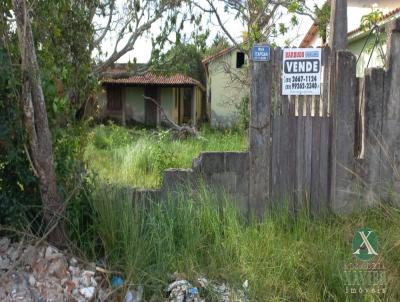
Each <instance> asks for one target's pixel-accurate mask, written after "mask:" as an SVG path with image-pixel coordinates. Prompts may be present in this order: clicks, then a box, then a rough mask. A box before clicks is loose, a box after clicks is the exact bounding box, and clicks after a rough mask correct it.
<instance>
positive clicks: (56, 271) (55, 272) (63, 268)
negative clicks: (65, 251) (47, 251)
mask: <svg viewBox="0 0 400 302" xmlns="http://www.w3.org/2000/svg"><path fill="white" fill-rule="evenodd" d="M48 273H49V275H51V276H55V277H57V278H59V279H63V278H65V277H66V276H67V262H66V261H65V259H63V257H60V258H58V259H55V260H54V261H52V262H51V264H50V266H49V268H48Z"/></svg>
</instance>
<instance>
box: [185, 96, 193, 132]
mask: <svg viewBox="0 0 400 302" xmlns="http://www.w3.org/2000/svg"><path fill="white" fill-rule="evenodd" d="M192 96H193V89H192V88H184V90H183V123H185V124H189V123H193V121H192Z"/></svg>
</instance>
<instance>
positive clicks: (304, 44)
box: [299, 23, 318, 48]
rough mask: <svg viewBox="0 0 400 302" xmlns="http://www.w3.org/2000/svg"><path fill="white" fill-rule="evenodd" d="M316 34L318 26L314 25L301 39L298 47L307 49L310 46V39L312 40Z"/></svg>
mask: <svg viewBox="0 0 400 302" xmlns="http://www.w3.org/2000/svg"><path fill="white" fill-rule="evenodd" d="M317 33H318V26H317V24H316V23H314V24H313V25H311V27H310V29H309V30H308V32H307V34H306V35H305V37H304V38H303V40H302V41H301V43H300V46H299V47H301V48H302V47H307V46H309V45H310V43H311V41H312V39H314V37H315V35H316V34H317Z"/></svg>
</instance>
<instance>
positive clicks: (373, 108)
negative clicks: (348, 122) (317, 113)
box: [363, 68, 385, 204]
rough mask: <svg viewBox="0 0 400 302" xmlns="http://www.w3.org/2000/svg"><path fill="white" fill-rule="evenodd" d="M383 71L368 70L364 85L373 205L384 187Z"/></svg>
mask: <svg viewBox="0 0 400 302" xmlns="http://www.w3.org/2000/svg"><path fill="white" fill-rule="evenodd" d="M384 76H385V71H384V70H383V69H377V68H373V69H368V70H366V72H365V77H364V83H363V97H364V104H365V120H364V125H365V131H364V135H365V136H364V154H363V155H364V163H365V165H366V167H364V168H365V170H366V185H367V200H366V202H367V203H368V204H371V203H372V202H373V201H374V200H376V197H377V196H376V195H375V194H376V192H377V191H379V188H381V186H382V185H383V183H382V179H381V175H380V174H381V169H382V167H381V165H382V164H384V163H383V162H382V156H383V154H382V151H383V150H382V148H381V147H382V146H383V145H384V142H383V136H382V125H383V120H382V119H383V101H382V100H383V99H384Z"/></svg>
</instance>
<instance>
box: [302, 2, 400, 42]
mask: <svg viewBox="0 0 400 302" xmlns="http://www.w3.org/2000/svg"><path fill="white" fill-rule="evenodd" d="M397 13H400V7H398V8H396V9H394V10H392V11H390V12H388V13H387V14H386V15H384V16H383V17H382V19H381V20H380V21H386V20H387V19H390V18H391V17H393V16H395V15H396V14H397ZM361 32H362V28H361V27H358V28H356V29H354V30H352V31H349V32H348V33H347V36H353V35H355V34H358V33H361ZM316 34H318V26H317V24H316V23H314V24H313V25H311V27H310V29H309V30H308V32H307V34H306V35H305V37H304V38H303V40H302V41H301V43H300V46H299V47H308V46H310V42H311V41H312V39H313V38H314V37H315V35H316Z"/></svg>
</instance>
